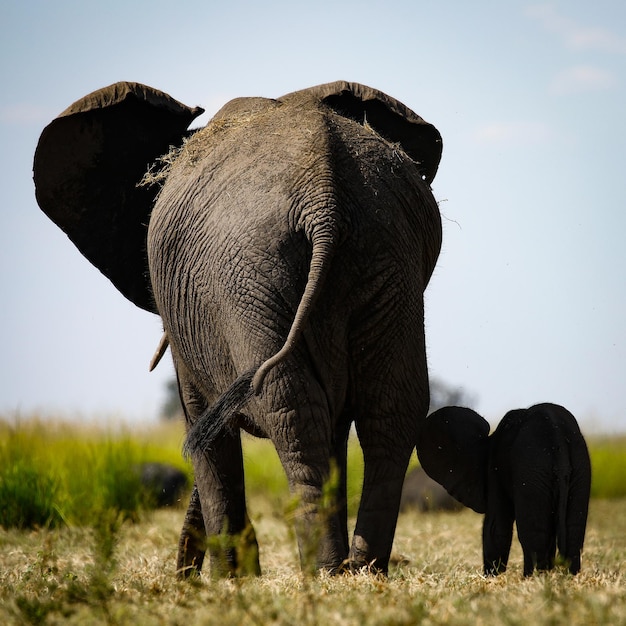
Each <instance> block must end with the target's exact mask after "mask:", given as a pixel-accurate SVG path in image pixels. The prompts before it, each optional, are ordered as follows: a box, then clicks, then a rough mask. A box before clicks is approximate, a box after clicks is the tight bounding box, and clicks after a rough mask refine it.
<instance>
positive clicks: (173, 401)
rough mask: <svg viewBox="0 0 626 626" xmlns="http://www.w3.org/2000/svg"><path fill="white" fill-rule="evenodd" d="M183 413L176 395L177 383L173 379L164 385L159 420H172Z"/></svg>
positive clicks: (178, 397)
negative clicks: (163, 398)
mask: <svg viewBox="0 0 626 626" xmlns="http://www.w3.org/2000/svg"><path fill="white" fill-rule="evenodd" d="M182 412H183V407H182V405H181V404H180V396H179V395H178V382H177V380H176V379H175V378H172V379H171V380H168V381H167V383H166V384H165V400H164V402H163V404H162V406H161V415H160V417H161V419H164V420H172V419H176V418H178V417H179V416H180V415H181V414H182Z"/></svg>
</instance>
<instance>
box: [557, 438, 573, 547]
mask: <svg viewBox="0 0 626 626" xmlns="http://www.w3.org/2000/svg"><path fill="white" fill-rule="evenodd" d="M563 444H564V442H562V441H561V442H559V453H558V457H557V479H558V483H557V484H558V490H559V493H558V499H559V500H558V505H557V506H558V509H557V511H558V513H557V528H556V537H557V547H558V550H559V553H560V554H562V555H564V554H568V552H567V543H568V536H567V535H568V528H567V508H568V501H569V491H570V480H571V464H570V459H569V455H568V453H567V450H566V446H565V445H563Z"/></svg>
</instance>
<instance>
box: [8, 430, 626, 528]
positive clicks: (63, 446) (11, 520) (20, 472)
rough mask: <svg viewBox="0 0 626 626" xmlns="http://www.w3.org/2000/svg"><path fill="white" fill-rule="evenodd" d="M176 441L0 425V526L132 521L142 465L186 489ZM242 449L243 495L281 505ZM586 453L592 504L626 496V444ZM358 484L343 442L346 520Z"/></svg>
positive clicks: (355, 461) (143, 434)
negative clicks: (174, 473) (160, 469)
mask: <svg viewBox="0 0 626 626" xmlns="http://www.w3.org/2000/svg"><path fill="white" fill-rule="evenodd" d="M183 439H184V434H183V429H182V425H181V424H180V423H178V424H177V423H174V422H168V423H163V422H161V423H159V425H155V426H150V427H148V428H146V427H145V426H143V427H142V428H137V429H135V430H134V431H132V432H131V431H130V430H129V429H125V430H123V431H122V432H111V431H108V430H106V429H102V428H97V427H96V428H94V427H90V428H86V427H84V426H81V425H77V424H67V423H63V422H55V421H53V420H51V421H44V420H37V419H29V420H22V421H20V420H13V421H12V422H9V421H7V420H4V421H3V420H1V419H0V526H3V527H5V528H11V527H14V528H33V527H37V526H57V525H59V524H64V523H67V524H74V525H90V526H94V525H95V524H97V523H98V520H99V519H101V518H102V517H103V516H107V515H111V514H114V515H115V516H116V517H117V518H119V519H121V520H122V521H123V520H130V521H137V520H138V519H139V517H140V515H141V512H142V511H143V510H145V509H146V508H150V507H151V506H152V505H153V504H154V498H153V497H150V496H151V494H149V493H148V492H147V491H146V489H145V488H144V487H143V486H142V484H141V474H140V472H139V471H138V468H139V467H140V465H141V464H142V463H145V462H161V463H168V464H170V465H174V466H178V467H180V468H181V469H183V471H185V472H186V473H187V475H188V477H189V484H191V482H192V478H193V477H192V470H191V467H190V466H189V465H186V464H185V463H184V461H183V457H182V453H181V447H182V442H183ZM243 449H244V464H245V478H246V490H247V493H248V494H249V495H259V496H264V497H269V498H270V499H272V500H274V502H275V504H277V505H278V506H284V505H286V504H287V502H288V499H289V493H288V487H287V479H286V477H285V473H284V471H283V469H282V467H281V464H280V461H279V459H278V455H277V454H276V451H275V450H274V447H273V446H272V444H271V442H269V441H266V440H259V439H254V438H252V437H248V436H244V438H243ZM589 451H590V455H591V465H592V489H591V495H592V497H594V498H618V497H626V479H625V478H624V477H625V476H626V437H621V438H604V439H602V438H595V439H590V440H589ZM415 463H416V461H415V455H414V458H413V459H412V465H414V464H415ZM362 480H363V457H362V454H361V450H360V448H359V444H358V441H357V439H356V437H351V438H350V441H349V445H348V481H347V496H348V509H349V513H350V514H351V515H352V514H355V513H356V508H357V506H358V501H359V497H360V493H361V485H362ZM152 496H153V494H152Z"/></svg>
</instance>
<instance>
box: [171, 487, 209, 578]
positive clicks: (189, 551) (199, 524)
mask: <svg viewBox="0 0 626 626" xmlns="http://www.w3.org/2000/svg"><path fill="white" fill-rule="evenodd" d="M205 549H206V531H205V529H204V519H203V517H202V507H201V506H200V496H199V495H198V487H197V486H196V483H195V482H194V484H193V490H192V492H191V497H190V498H189V506H188V507H187V514H186V515H185V521H184V522H183V529H182V531H181V533H180V540H179V542H178V558H177V561H176V573H177V575H178V577H179V578H188V577H189V576H190V575H192V574H193V573H196V574H197V573H199V572H200V570H201V569H202V563H203V561H204V554H205Z"/></svg>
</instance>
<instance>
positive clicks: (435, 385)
mask: <svg viewBox="0 0 626 626" xmlns="http://www.w3.org/2000/svg"><path fill="white" fill-rule="evenodd" d="M475 404H476V398H475V396H474V395H473V394H470V393H469V392H467V391H466V390H465V389H463V387H452V386H451V385H448V384H447V383H444V382H443V381H442V380H440V379H439V378H431V379H430V408H429V409H428V412H429V413H432V412H433V411H436V410H437V409H440V408H441V407H442V406H465V407H468V408H470V409H472V408H474V405H475Z"/></svg>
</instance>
